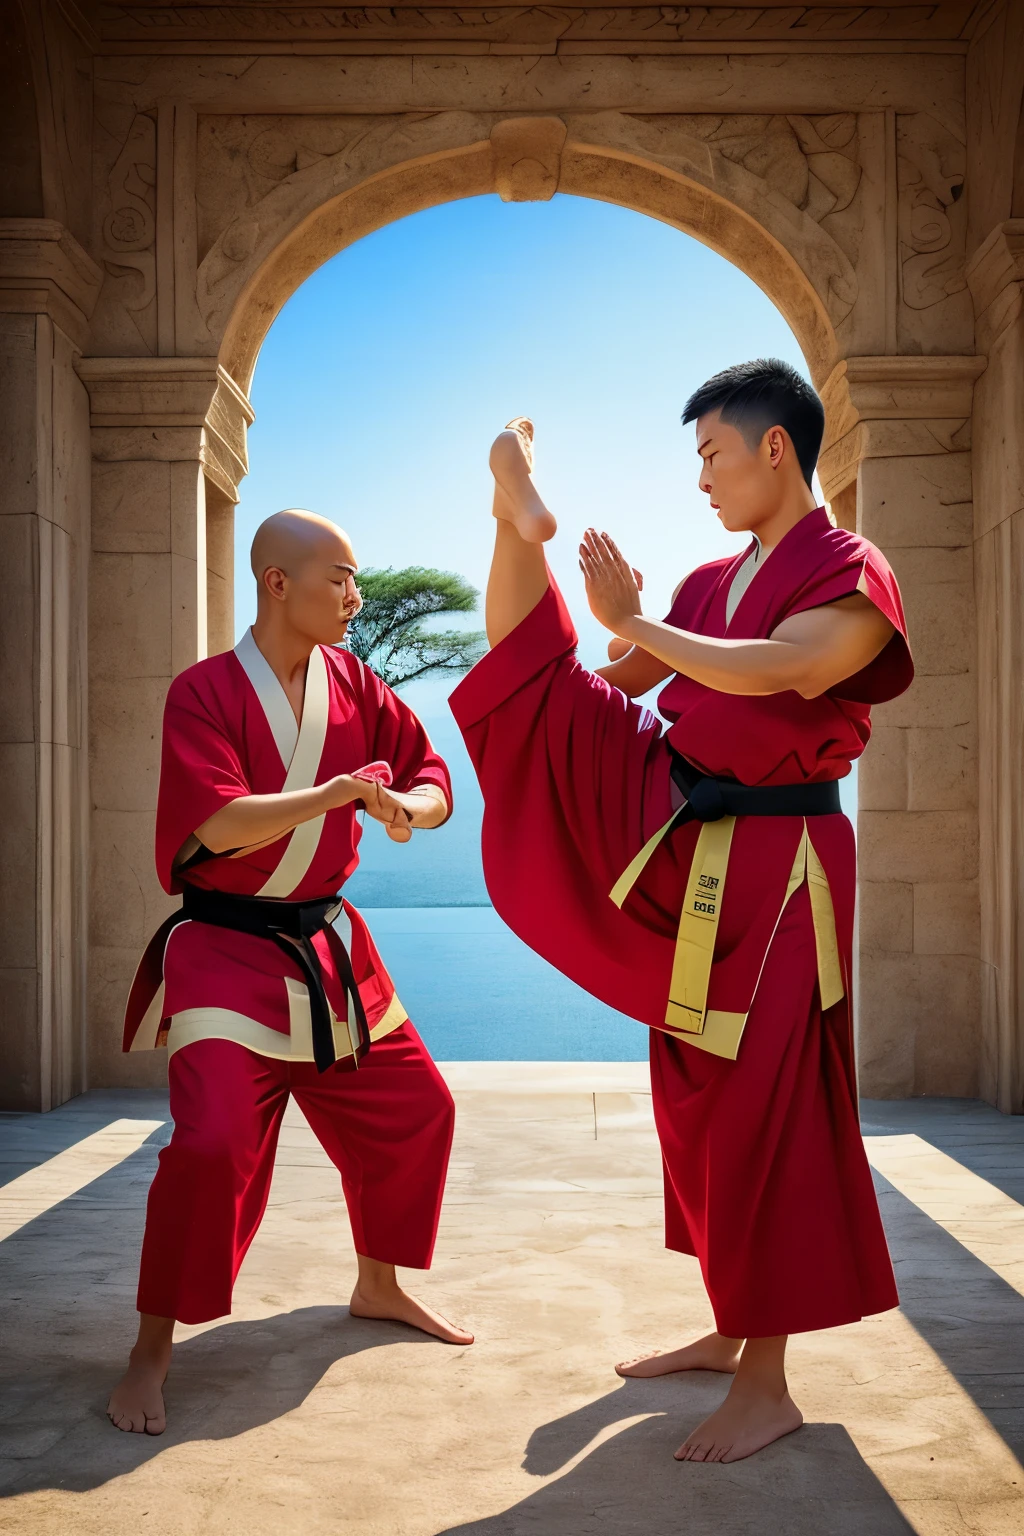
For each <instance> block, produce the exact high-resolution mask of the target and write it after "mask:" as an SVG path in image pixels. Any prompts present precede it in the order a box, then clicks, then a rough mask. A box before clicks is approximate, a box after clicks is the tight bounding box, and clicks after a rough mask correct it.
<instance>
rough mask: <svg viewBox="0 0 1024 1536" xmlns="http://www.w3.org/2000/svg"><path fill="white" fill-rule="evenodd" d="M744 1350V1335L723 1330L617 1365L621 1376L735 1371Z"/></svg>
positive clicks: (731, 1373) (732, 1373)
mask: <svg viewBox="0 0 1024 1536" xmlns="http://www.w3.org/2000/svg"><path fill="white" fill-rule="evenodd" d="M742 1353H743V1340H742V1339H727V1338H724V1337H723V1335H722V1334H720V1333H708V1334H705V1336H704V1337H703V1338H702V1339H697V1340H696V1341H695V1342H694V1343H693V1344H686V1345H684V1346H683V1348H682V1349H672V1350H669V1351H668V1352H667V1353H666V1354H664V1355H638V1356H637V1357H636V1359H635V1360H623V1361H622V1363H621V1364H620V1365H617V1366H616V1367H615V1369H616V1371H617V1372H618V1374H619V1375H620V1376H645V1377H646V1376H669V1375H671V1373H672V1372H673V1371H728V1373H729V1374H730V1375H733V1376H734V1375H735V1374H736V1367H737V1366H738V1365H739V1363H740V1355H741V1354H742Z"/></svg>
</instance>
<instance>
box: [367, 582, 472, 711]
mask: <svg viewBox="0 0 1024 1536" xmlns="http://www.w3.org/2000/svg"><path fill="white" fill-rule="evenodd" d="M357 580H358V583H359V590H360V592H361V593H362V594H363V606H362V608H361V610H360V612H359V613H358V615H357V616H356V618H355V619H353V621H352V623H351V624H350V625H349V630H348V644H349V648H350V650H351V651H352V652H353V654H354V655H356V656H358V657H359V659H360V660H361V661H365V662H366V663H367V665H368V666H371V667H372V668H373V670H374V671H375V672H376V673H377V675H378V677H380V678H382V679H383V680H384V682H386V683H387V684H388V685H389V687H391V688H400V687H401V686H402V685H403V683H411V682H412V680H413V679H414V678H417V677H426V676H427V675H428V673H432V672H466V671H468V670H469V668H470V667H471V666H472V665H473V663H474V662H475V661H478V660H479V659H480V657H481V656H482V655H483V654H484V652H485V650H486V649H487V637H486V636H485V635H484V634H483V632H482V631H479V630H476V631H472V632H470V631H467V630H447V629H446V630H438V629H432V628H429V627H428V626H427V624H426V623H425V621H426V620H427V619H429V618H431V617H432V616H435V615H437V614H449V613H473V612H475V610H476V605H477V599H478V598H479V596H480V594H479V592H478V591H477V590H476V588H475V587H473V586H470V584H469V582H468V581H467V580H466V579H465V577H464V576H459V575H456V573H455V572H454V571H434V570H431V569H430V568H429V567H427V566H423V565H411V566H408V567H407V568H406V569H405V570H401V571H396V570H393V569H392V568H391V567H390V566H389V567H388V569H387V570H386V571H380V570H372V569H367V570H362V571H360V572H359V575H358V577H357Z"/></svg>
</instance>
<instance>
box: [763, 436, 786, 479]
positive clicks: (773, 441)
mask: <svg viewBox="0 0 1024 1536" xmlns="http://www.w3.org/2000/svg"><path fill="white" fill-rule="evenodd" d="M765 439H766V441H767V444H768V459H769V462H770V463H771V466H772V469H778V467H779V465H780V464H781V463H782V460H783V458H784V457H785V453H786V434H785V431H784V430H783V428H782V427H769V428H768V431H767V432H766V433H765Z"/></svg>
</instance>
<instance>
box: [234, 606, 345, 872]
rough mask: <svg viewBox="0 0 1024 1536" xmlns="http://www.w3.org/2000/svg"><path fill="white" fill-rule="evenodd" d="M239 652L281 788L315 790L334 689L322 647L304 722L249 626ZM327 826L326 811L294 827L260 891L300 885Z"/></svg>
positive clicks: (313, 662)
mask: <svg viewBox="0 0 1024 1536" xmlns="http://www.w3.org/2000/svg"><path fill="white" fill-rule="evenodd" d="M235 655H236V656H237V657H238V659H239V661H240V662H241V664H242V666H243V668H244V669H245V673H246V676H247V677H248V679H249V681H250V682H251V683H252V686H253V688H254V689H255V692H256V697H257V698H258V699H259V701H260V704H261V706H262V708H263V713H264V714H265V715H266V717H267V723H268V725H269V726H270V729H271V731H272V733H273V737H274V741H275V742H276V744H277V750H278V752H280V754H281V761H282V763H283V764H284V765H285V768H286V774H285V781H284V784H283V786H282V788H283V790H293V789H312V787H313V785H314V784H315V783H316V775H317V769H318V768H319V767H320V758H321V757H322V755H323V750H324V743H325V741H326V740H327V717H328V714H329V713H330V688H329V686H328V678H327V662H326V661H325V659H324V653H323V651H322V650H321V648H320V646H315V647H314V649H313V651H312V652H311V654H310V658H309V665H308V667H307V669H306V694H305V698H304V700H303V704H302V723H301V724H300V725H296V723H295V715H294V712H293V711H292V707H291V705H290V704H289V702H288V695H287V694H286V693H285V691H284V689H283V688H282V686H281V684H280V682H279V681H278V679H277V677H276V676H275V674H274V671H273V668H272V667H271V665H270V663H269V662H268V661H267V659H266V657H265V656H264V655H263V653H262V651H261V650H260V648H259V646H258V645H257V644H256V641H255V640H254V639H253V636H252V630H251V629H249V630H246V632H245V635H244V636H243V638H242V639H241V640H240V641H239V643H238V645H237V646H236V647H235ZM323 828H324V817H323V816H316V817H314V819H313V820H312V821H304V822H303V823H302V824H301V825H300V826H298V827H296V828H295V830H294V832H292V834H291V836H290V837H289V839H288V842H287V844H286V846H285V850H284V853H283V854H282V855H281V858H280V860H279V862H278V865H277V868H276V869H275V870H274V872H273V873H272V874H271V875H270V877H269V878H268V879H267V880H266V882H265V883H264V884H263V885H262V886H261V887H260V889H259V891H258V892H257V895H259V896H270V897H274V898H276V899H278V900H281V899H283V898H285V897H287V896H290V895H291V894H292V892H293V891H295V890H296V889H297V888H298V886H299V884H300V883H301V881H302V879H303V877H304V876H305V874H306V871H307V870H308V869H309V866H310V865H311V864H312V862H313V858H314V855H315V854H316V850H317V847H318V845H319V842H320V834H321V833H322V832H323Z"/></svg>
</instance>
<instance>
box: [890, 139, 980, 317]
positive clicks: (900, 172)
mask: <svg viewBox="0 0 1024 1536" xmlns="http://www.w3.org/2000/svg"><path fill="white" fill-rule="evenodd" d="M896 153H897V162H896V165H897V185H898V188H899V242H900V277H901V283H900V287H901V297H902V299H903V302H904V304H907V305H909V307H910V308H911V309H928V308H929V307H930V306H931V305H932V304H941V302H942V301H943V299H947V298H949V297H950V296H951V295H952V294H954V293H960V292H962V291H963V289H964V288H965V287H966V278H965V276H964V247H965V238H966V230H967V219H966V214H967V205H966V203H964V202H962V201H961V194H962V193H963V190H964V166H965V162H966V153H967V152H966V149H965V146H964V145H963V144H962V143H961V142H960V141H959V140H958V139H955V138H954V137H953V135H952V134H951V133H950V132H949V130H948V128H944V127H943V126H942V124H941V123H939V122H937V121H936V120H935V118H933V117H930V116H929V115H928V114H927V113H926V112H915V113H914V114H913V115H912V116H909V117H899V118H898V119H897V122H896Z"/></svg>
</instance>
